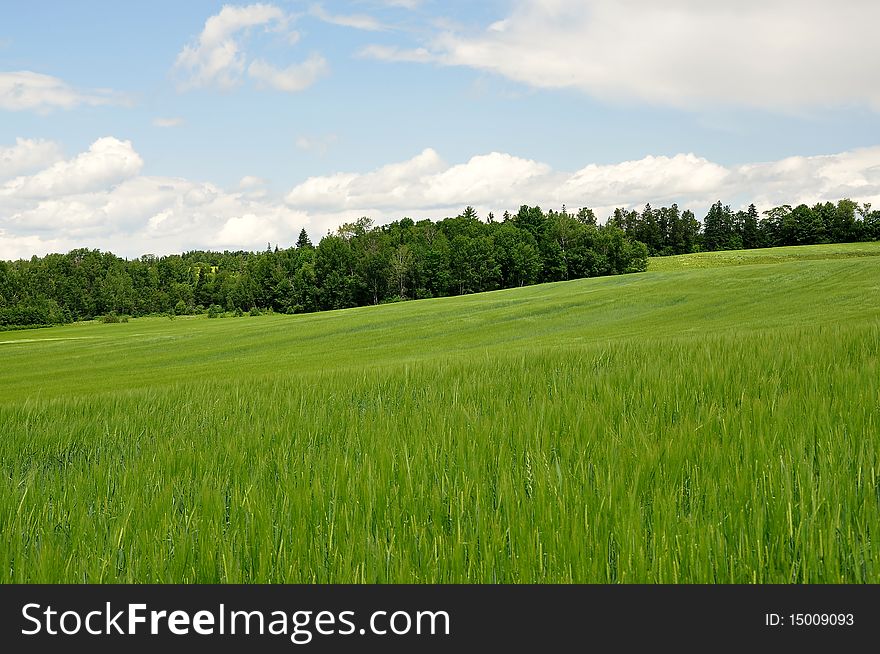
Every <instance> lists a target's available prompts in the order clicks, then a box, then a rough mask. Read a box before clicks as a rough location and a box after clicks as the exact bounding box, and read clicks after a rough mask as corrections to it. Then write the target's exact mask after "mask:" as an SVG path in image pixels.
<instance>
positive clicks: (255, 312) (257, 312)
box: [248, 307, 263, 316]
mask: <svg viewBox="0 0 880 654" xmlns="http://www.w3.org/2000/svg"><path fill="white" fill-rule="evenodd" d="M248 315H249V316H261V315H263V314H262V312H261V311H260V310H259V309H258V308H257V307H254V308H253V309H251V310H250V311H248Z"/></svg>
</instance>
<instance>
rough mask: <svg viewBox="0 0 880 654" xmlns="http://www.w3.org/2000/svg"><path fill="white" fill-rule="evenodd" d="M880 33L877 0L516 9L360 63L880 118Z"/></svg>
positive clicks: (583, 3)
mask: <svg viewBox="0 0 880 654" xmlns="http://www.w3.org/2000/svg"><path fill="white" fill-rule="evenodd" d="M878 23H880V3H877V2H875V1H874V0H849V1H848V2H844V3H830V2H822V1H820V0H742V1H741V2H737V3H722V2H698V1H696V0H671V1H670V2H663V3H658V2H654V1H653V0H518V1H517V2H516V3H515V5H514V9H513V10H512V12H511V13H510V15H508V16H507V17H506V18H504V19H503V20H500V21H496V22H494V23H492V24H491V25H489V26H488V27H487V28H486V29H484V30H482V31H479V32H476V33H468V32H467V31H465V30H461V29H448V30H445V31H443V32H442V33H439V34H436V35H435V36H434V37H433V38H431V39H430V40H429V42H428V43H426V46H427V49H426V50H424V51H423V50H409V51H407V50H404V51H399V50H395V49H393V48H379V47H373V48H368V49H366V50H364V54H366V55H367V56H373V57H376V58H379V59H384V60H390V61H427V60H431V61H434V62H437V63H440V64H445V65H458V66H469V67H472V68H476V69H480V70H486V71H491V72H494V73H497V74H500V75H503V76H505V77H508V78H510V79H513V80H516V81H519V82H522V83H525V84H528V85H530V86H533V87H538V88H574V89H580V90H582V91H585V92H587V93H589V94H591V95H594V96H596V97H599V98H604V99H611V100H625V101H629V100H638V101H648V102H651V103H655V104H661V105H670V106H675V107H683V108H694V107H700V106H712V105H734V106H745V107H757V108H763V109H772V110H782V111H797V110H802V109H804V108H806V107H823V106H845V105H852V104H856V105H863V106H871V107H873V108H874V109H878V110H880V66H877V61H878V59H880V42H878V40H877V38H876V34H875V27H876V25H877V24H878Z"/></svg>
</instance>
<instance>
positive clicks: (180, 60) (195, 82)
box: [174, 3, 289, 89]
mask: <svg viewBox="0 0 880 654" xmlns="http://www.w3.org/2000/svg"><path fill="white" fill-rule="evenodd" d="M288 21H289V19H288V17H287V16H286V15H285V13H284V12H283V11H282V10H281V9H279V8H278V7H275V6H274V5H268V4H261V3H260V4H252V5H247V6H244V7H235V6H230V5H226V6H224V7H223V8H222V9H221V10H220V13H219V14H216V15H214V16H211V17H210V18H208V20H207V21H205V27H204V29H203V30H202V32H201V34H199V36H198V38H197V39H195V41H194V42H192V43H190V44H188V45H186V46H184V48H183V49H182V50H181V51H180V53H179V54H178V55H177V60H176V61H175V64H174V67H175V70H176V71H177V72H178V73H180V74H181V75H182V76H183V79H182V81H181V84H180V86H181V88H183V89H186V88H194V87H206V86H216V87H219V88H231V87H234V86H236V85H238V84H239V83H240V82H241V78H242V75H243V73H244V71H245V69H246V64H247V56H246V54H245V53H244V52H243V51H242V49H241V38H242V33H244V32H246V31H247V30H248V29H250V28H254V27H258V26H264V27H266V29H273V30H276V31H278V30H283V29H286V26H287V23H288Z"/></svg>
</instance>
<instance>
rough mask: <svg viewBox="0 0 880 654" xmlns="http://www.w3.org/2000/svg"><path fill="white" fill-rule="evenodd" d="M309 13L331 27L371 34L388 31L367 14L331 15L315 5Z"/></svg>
mask: <svg viewBox="0 0 880 654" xmlns="http://www.w3.org/2000/svg"><path fill="white" fill-rule="evenodd" d="M309 13H311V14H312V16H314V17H315V18H317V19H319V20H322V21H324V22H325V23H330V24H331V25H341V26H342V27H352V28H354V29H358V30H366V31H369V32H379V31H382V30H386V29H388V27H387V26H386V25H383V24H382V23H381V22H380V21H378V20H377V19H375V18H373V17H372V16H368V15H366V14H331V13H329V12H327V10H325V9H324V7H323V6H322V5H319V4H314V5H312V6H311V9H310V10H309Z"/></svg>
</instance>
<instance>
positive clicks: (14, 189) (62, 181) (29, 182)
mask: <svg viewBox="0 0 880 654" xmlns="http://www.w3.org/2000/svg"><path fill="white" fill-rule="evenodd" d="M143 163H144V162H143V160H142V159H141V157H140V155H138V153H137V152H135V151H134V148H132V145H131V142H130V141H120V140H118V139H115V138H113V137H105V138H100V139H98V140H97V141H95V142H94V143H92V145H91V146H90V147H89V149H88V151H86V152H83V153H82V154H79V155H77V156H76V157H74V158H73V159H70V160H67V161H58V162H56V163H54V164H52V165H51V166H49V167H48V168H46V169H44V170H41V171H40V172H38V173H35V174H33V175H29V176H19V177H15V178H14V179H11V180H9V181H7V182H5V183H4V184H3V185H2V186H0V197H2V196H8V197H15V198H52V197H57V196H62V195H71V194H74V193H84V192H87V191H92V190H95V189H99V188H104V187H106V186H108V185H111V184H115V183H117V182H120V181H122V180H123V179H126V178H128V177H132V176H134V175H136V174H137V173H138V172H140V169H141V166H143Z"/></svg>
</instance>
